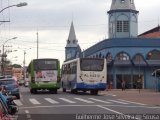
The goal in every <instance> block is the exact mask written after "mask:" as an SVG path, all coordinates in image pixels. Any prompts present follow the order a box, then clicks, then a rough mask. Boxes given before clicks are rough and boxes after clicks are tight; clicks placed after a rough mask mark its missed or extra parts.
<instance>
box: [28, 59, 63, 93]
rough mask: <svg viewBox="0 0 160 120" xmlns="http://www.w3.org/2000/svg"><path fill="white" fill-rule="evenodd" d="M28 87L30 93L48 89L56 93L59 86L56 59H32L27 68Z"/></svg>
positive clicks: (58, 71)
mask: <svg viewBox="0 0 160 120" xmlns="http://www.w3.org/2000/svg"><path fill="white" fill-rule="evenodd" d="M27 74H28V77H29V88H30V92H31V93H36V92H37V90H49V91H50V92H52V93H57V89H59V88H60V62H59V60H58V59H50V58H45V59H33V60H32V61H31V62H30V64H29V66H28V68H27Z"/></svg>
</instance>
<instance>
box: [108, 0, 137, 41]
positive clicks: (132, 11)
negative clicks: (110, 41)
mask: <svg viewBox="0 0 160 120" xmlns="http://www.w3.org/2000/svg"><path fill="white" fill-rule="evenodd" d="M138 13H139V11H137V10H136V8H135V4H134V0H112V5H111V8H110V10H109V11H108V14H109V22H108V23H109V27H108V28H109V30H108V32H109V38H132V37H137V36H138Z"/></svg>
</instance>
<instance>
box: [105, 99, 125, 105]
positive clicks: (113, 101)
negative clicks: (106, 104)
mask: <svg viewBox="0 0 160 120" xmlns="http://www.w3.org/2000/svg"><path fill="white" fill-rule="evenodd" d="M108 101H111V102H115V103H120V104H124V105H126V104H128V103H125V102H121V101H117V100H108Z"/></svg>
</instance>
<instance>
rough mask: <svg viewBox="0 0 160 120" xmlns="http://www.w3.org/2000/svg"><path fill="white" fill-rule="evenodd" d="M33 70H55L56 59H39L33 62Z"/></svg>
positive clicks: (56, 65)
mask: <svg viewBox="0 0 160 120" xmlns="http://www.w3.org/2000/svg"><path fill="white" fill-rule="evenodd" d="M33 64H34V67H35V70H36V71H37V70H57V69H58V61H57V60H51V59H39V60H34V62H33Z"/></svg>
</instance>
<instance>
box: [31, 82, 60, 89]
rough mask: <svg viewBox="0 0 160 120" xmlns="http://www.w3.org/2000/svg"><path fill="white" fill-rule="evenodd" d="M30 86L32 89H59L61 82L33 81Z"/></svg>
mask: <svg viewBox="0 0 160 120" xmlns="http://www.w3.org/2000/svg"><path fill="white" fill-rule="evenodd" d="M30 88H32V89H59V88H60V84H59V83H45V84H43V83H37V84H35V83H31V84H30Z"/></svg>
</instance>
